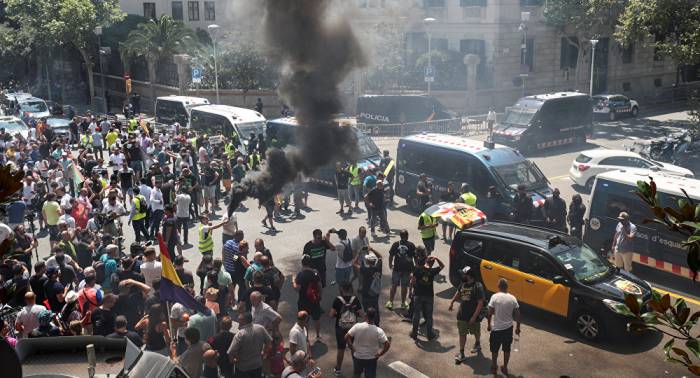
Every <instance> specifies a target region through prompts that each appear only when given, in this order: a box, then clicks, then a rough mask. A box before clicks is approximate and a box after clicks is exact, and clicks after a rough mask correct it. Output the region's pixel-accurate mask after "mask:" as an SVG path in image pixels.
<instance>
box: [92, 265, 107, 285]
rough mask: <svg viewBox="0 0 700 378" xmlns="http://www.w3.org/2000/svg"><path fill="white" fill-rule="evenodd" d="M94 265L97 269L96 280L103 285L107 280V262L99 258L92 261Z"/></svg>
mask: <svg viewBox="0 0 700 378" xmlns="http://www.w3.org/2000/svg"><path fill="white" fill-rule="evenodd" d="M92 267H93V268H94V269H95V282H97V283H99V284H100V285H102V283H103V282H105V263H104V262H102V260H98V261H95V262H94V263H92Z"/></svg>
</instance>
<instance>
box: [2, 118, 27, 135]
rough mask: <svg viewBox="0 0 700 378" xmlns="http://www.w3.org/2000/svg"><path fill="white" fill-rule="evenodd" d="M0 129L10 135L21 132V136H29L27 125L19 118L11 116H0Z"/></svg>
mask: <svg viewBox="0 0 700 378" xmlns="http://www.w3.org/2000/svg"><path fill="white" fill-rule="evenodd" d="M0 129H4V130H5V132H6V133H8V134H10V135H13V136H14V135H15V134H21V135H22V137H24V138H28V137H29V127H27V125H26V124H25V123H24V122H23V121H22V120H21V119H19V118H17V117H13V116H1V117H0Z"/></svg>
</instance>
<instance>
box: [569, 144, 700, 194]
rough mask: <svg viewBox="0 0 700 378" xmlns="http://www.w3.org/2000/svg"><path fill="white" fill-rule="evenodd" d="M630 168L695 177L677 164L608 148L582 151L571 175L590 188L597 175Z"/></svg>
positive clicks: (573, 178) (581, 184)
mask: <svg viewBox="0 0 700 378" xmlns="http://www.w3.org/2000/svg"><path fill="white" fill-rule="evenodd" d="M629 168H638V169H648V170H649V171H652V172H653V171H656V172H666V173H670V174H674V175H679V176H684V177H693V172H692V171H690V170H689V169H686V168H683V167H679V166H677V165H673V164H668V163H660V162H658V161H654V160H650V159H646V158H643V157H642V156H640V155H639V154H638V153H636V152H631V151H624V150H608V149H596V150H587V151H582V152H581V153H580V154H579V155H578V156H577V157H576V159H574V161H573V163H572V164H571V168H570V169H569V177H571V180H572V181H573V182H574V183H575V184H576V185H580V186H583V187H586V188H587V189H589V190H590V189H591V188H592V187H593V181H595V177H596V176H597V175H599V174H601V173H603V172H608V171H614V170H618V169H629Z"/></svg>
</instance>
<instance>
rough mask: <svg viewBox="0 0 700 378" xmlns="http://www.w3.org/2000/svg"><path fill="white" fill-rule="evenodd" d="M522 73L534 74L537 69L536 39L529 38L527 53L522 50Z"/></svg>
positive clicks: (526, 46) (526, 47)
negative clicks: (535, 68)
mask: <svg viewBox="0 0 700 378" xmlns="http://www.w3.org/2000/svg"><path fill="white" fill-rule="evenodd" d="M520 67H521V72H532V70H534V67H535V39H534V38H528V39H527V44H526V45H525V51H522V48H521V49H520Z"/></svg>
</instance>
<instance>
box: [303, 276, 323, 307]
mask: <svg viewBox="0 0 700 378" xmlns="http://www.w3.org/2000/svg"><path fill="white" fill-rule="evenodd" d="M319 286H320V285H319V283H318V281H312V282H309V285H308V286H307V287H306V292H305V293H304V294H305V295H306V299H308V300H309V301H310V302H311V303H319V302H321V288H320V287H319Z"/></svg>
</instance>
